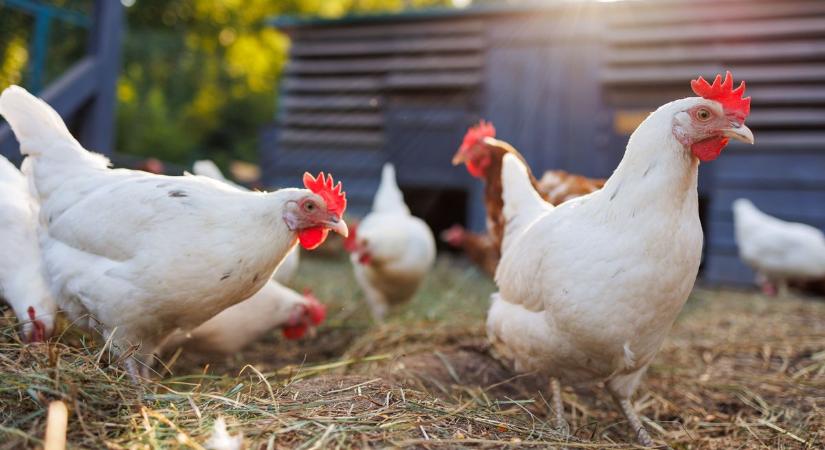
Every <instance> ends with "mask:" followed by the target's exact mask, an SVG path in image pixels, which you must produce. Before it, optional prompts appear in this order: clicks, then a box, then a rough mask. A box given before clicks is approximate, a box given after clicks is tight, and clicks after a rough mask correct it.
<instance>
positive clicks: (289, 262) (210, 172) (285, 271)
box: [192, 159, 301, 284]
mask: <svg viewBox="0 0 825 450" xmlns="http://www.w3.org/2000/svg"><path fill="white" fill-rule="evenodd" d="M192 172H194V173H195V175H201V176H204V177H209V178H212V179H214V180H218V181H223V182H224V183H226V184H228V185H230V186H233V187H236V188H238V189H241V190H244V191H248V189H246V188H245V187H243V186H241V185H239V184H237V183H233V182H232V181H231V180H229V179H228V178H226V177H224V176H223V172H221V169H220V168H219V167H218V166H217V164H215V163H214V162H212V161H211V160H208V159H202V160H200V161H195V164H193V165H192ZM300 263H301V248H300V247H298V246H297V245H296V246H295V247H294V248H293V249H292V251H290V252H289V253H288V254H287V255H286V258H284V260H283V262H281V265H280V266H278V268H277V269H276V270H275V273H274V274H273V275H272V279H273V280H275V281H277V282H279V283H281V284H288V283H289V282H290V281H292V279H293V278H295V274H296V273H297V272H298V265H299V264H300Z"/></svg>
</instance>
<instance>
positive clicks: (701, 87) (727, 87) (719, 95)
mask: <svg viewBox="0 0 825 450" xmlns="http://www.w3.org/2000/svg"><path fill="white" fill-rule="evenodd" d="M690 87H691V88H693V92H695V93H696V95H698V96H700V97H703V98H706V99H708V100H715V101H717V102H719V103H721V104H722V107H723V108H724V109H725V113H727V114H732V115H733V116H735V117H736V118H737V119H739V120H740V121H744V120H745V118H747V117H748V114H750V112H751V98H750V97H744V98H743V97H742V95H743V94H744V93H745V82H744V81H743V82H741V83H740V84H739V87H738V88H736V89H733V75H731V73H730V70H728V71H727V72H726V73H725V81H722V75H716V79H714V80H713V84H710V83H708V82H707V81H705V79H704V78H702V77H699V78H697V79H695V80H693V81H691V82H690Z"/></svg>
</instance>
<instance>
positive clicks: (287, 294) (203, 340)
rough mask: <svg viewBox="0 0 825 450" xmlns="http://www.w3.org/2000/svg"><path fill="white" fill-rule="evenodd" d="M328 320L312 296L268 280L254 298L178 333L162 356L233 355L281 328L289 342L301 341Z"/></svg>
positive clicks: (166, 345) (174, 334) (166, 342)
mask: <svg viewBox="0 0 825 450" xmlns="http://www.w3.org/2000/svg"><path fill="white" fill-rule="evenodd" d="M325 318H326V308H325V307H324V305H322V304H321V303H320V302H319V301H318V299H316V298H315V297H314V296H313V295H312V294H309V293H307V294H305V295H301V294H299V293H297V292H295V291H293V290H292V289H290V288H288V287H285V286H283V285H281V284H280V283H278V282H277V281H275V280H269V282H268V283H266V284H265V285H264V287H263V288H262V289H261V290H260V291H258V292H256V293H255V295H253V296H252V297H250V298H248V299H246V300H244V301H242V302H240V303H238V304H236V305H233V306H230V307H229V308H226V309H225V310H223V311H221V312H220V313H218V315H216V316H215V317H213V318H211V319H209V320H207V321H206V322H205V323H203V324H201V325H200V326H198V327H197V328H195V329H194V330H193V331H191V332H185V331H183V330H177V331H175V332H174V333H172V334H171V335H170V336H169V338H168V339H167V340H166V341H165V342H164V343H163V350H162V351H161V353H165V352H170V351H174V350H175V349H177V348H178V347H183V348H184V349H186V350H189V351H194V352H197V353H200V354H202V355H212V356H216V355H221V356H226V355H231V354H234V353H237V352H239V351H241V350H243V349H244V348H245V347H246V346H247V345H249V344H251V343H252V342H255V341H257V340H258V339H260V338H262V337H263V336H265V335H266V334H267V333H269V332H270V331H271V330H273V329H275V328H277V327H281V330H282V332H283V335H284V337H286V338H287V339H300V338H302V337H303V336H304V335H305V334H306V332H307V331H308V330H309V329H310V328H311V327H315V326H318V325H320V324H321V323H322V322H323V321H324V319H325Z"/></svg>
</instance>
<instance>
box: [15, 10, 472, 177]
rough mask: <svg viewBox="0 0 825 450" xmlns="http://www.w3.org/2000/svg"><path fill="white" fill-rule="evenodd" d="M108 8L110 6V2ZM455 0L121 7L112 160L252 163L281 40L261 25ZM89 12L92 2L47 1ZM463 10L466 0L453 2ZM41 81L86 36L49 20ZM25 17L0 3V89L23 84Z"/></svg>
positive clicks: (272, 106) (28, 20) (269, 108)
mask: <svg viewBox="0 0 825 450" xmlns="http://www.w3.org/2000/svg"><path fill="white" fill-rule="evenodd" d="M113 1H114V0H113ZM454 1H455V0H121V2H122V3H123V4H124V5H125V6H127V8H126V29H125V30H126V31H125V36H124V39H123V53H122V72H121V76H120V79H119V82H118V88H117V98H118V101H119V105H118V118H117V119H118V120H117V127H118V130H117V145H116V149H117V152H118V153H123V154H130V155H135V156H139V157H149V156H153V157H156V158H160V159H162V160H166V161H170V162H174V163H179V164H184V165H188V164H189V163H191V162H192V161H194V160H195V159H199V158H211V159H214V160H216V161H217V162H218V163H219V164H220V165H222V166H226V164H227V163H228V162H229V161H230V160H235V159H238V160H245V161H255V160H256V159H257V157H256V152H257V139H258V133H259V130H260V128H261V127H262V126H263V125H265V124H266V123H267V122H268V121H270V120H272V118H273V117H274V115H275V110H276V107H277V87H278V81H279V78H280V75H281V73H282V71H283V68H284V64H285V63H286V60H287V52H288V48H289V40H288V38H287V37H286V36H285V35H284V34H282V33H280V32H278V31H277V30H275V29H273V28H272V27H270V26H268V25H267V24H266V19H268V18H270V17H274V16H278V15H284V14H289V15H307V16H320V17H325V18H335V17H340V16H342V15H346V14H350V13H364V12H381V11H400V10H404V9H411V8H426V7H437V6H452V5H453V4H454V3H453V2H454ZM46 3H47V4H50V5H55V6H60V7H65V8H67V9H70V10H75V11H82V12H84V13H86V14H87V15H90V14H91V12H92V10H93V4H94V0H49V1H47V2H46ZM463 3H466V0H464V1H462V3H461V4H463ZM54 26H55V28H54V29H53V30H52V32H51V35H50V39H49V50H48V52H49V53H48V59H47V63H46V68H47V70H46V73H45V82H46V83H48V82H49V81H51V80H53V79H54V78H55V77H56V76H59V75H60V74H61V73H62V72H63V70H65V69H66V68H67V67H69V66H70V65H71V64H72V63H73V62H74V61H76V60H77V58H78V57H79V55H82V54H83V50H84V48H85V45H86V43H85V41H86V35H87V30H86V29H85V28H83V27H77V26H71V25H68V24H59V23H55V25H54ZM32 30H33V19H32V17H31V16H27V15H25V14H23V13H20V12H18V11H16V10H14V9H10V8H8V7H4V6H3V0H0V89H2V88H5V87H6V86H8V85H9V84H22V85H24V86H25V85H26V82H27V79H26V76H27V70H28V69H27V68H28V65H29V64H30V55H29V46H30V45H31V39H32V35H33V32H32Z"/></svg>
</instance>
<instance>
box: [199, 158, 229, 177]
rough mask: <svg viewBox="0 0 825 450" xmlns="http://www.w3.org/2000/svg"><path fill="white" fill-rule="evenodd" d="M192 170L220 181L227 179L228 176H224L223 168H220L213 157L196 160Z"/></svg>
mask: <svg viewBox="0 0 825 450" xmlns="http://www.w3.org/2000/svg"><path fill="white" fill-rule="evenodd" d="M192 172H194V173H195V175H201V176H204V177H209V178H212V179H215V180H218V181H226V177H224V176H223V172H221V169H220V168H218V165H217V164H215V163H214V162H212V160H211V159H201V160H198V161H195V164H193V165H192Z"/></svg>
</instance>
